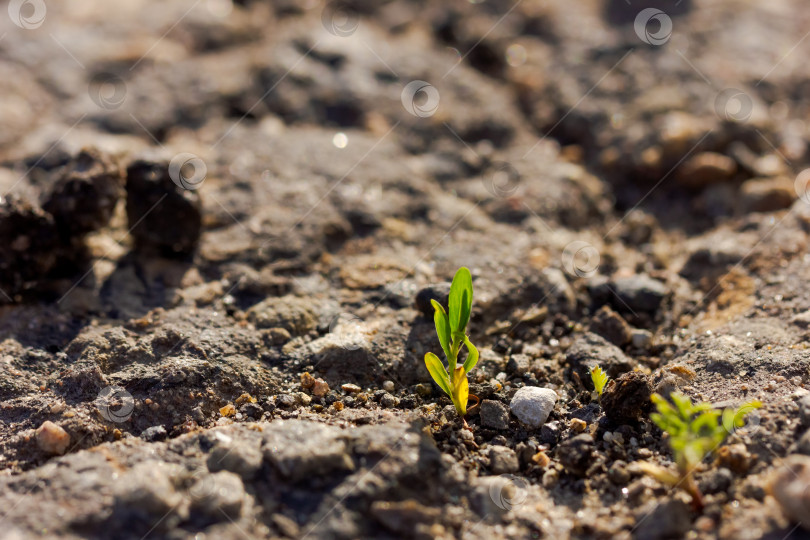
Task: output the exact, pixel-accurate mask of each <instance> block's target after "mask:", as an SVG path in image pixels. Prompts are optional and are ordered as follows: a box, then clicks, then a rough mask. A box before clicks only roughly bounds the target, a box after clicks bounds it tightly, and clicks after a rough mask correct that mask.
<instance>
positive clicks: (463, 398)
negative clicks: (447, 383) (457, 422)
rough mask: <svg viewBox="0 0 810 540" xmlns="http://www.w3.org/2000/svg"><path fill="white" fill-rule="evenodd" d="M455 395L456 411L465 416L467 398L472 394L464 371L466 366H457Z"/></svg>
mask: <svg viewBox="0 0 810 540" xmlns="http://www.w3.org/2000/svg"><path fill="white" fill-rule="evenodd" d="M453 380H454V382H453V384H454V387H455V388H454V389H455V397H454V398H453V405H455V406H456V411H457V412H458V414H459V415H461V416H464V415H465V414H467V399H468V398H469V396H470V383H469V382H468V381H467V376H466V375H465V373H464V367H463V366H459V367H457V368H456V373H455V376H454V378H453Z"/></svg>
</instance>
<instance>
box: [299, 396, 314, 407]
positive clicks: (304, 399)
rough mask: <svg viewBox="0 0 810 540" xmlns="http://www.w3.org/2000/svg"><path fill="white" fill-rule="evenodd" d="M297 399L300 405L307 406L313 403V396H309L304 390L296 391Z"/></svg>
mask: <svg viewBox="0 0 810 540" xmlns="http://www.w3.org/2000/svg"><path fill="white" fill-rule="evenodd" d="M295 401H296V403H298V404H299V405H303V406H304V407H307V406H308V405H309V404H310V403H312V398H311V397H309V396H308V395H306V394H305V393H303V392H296V393H295Z"/></svg>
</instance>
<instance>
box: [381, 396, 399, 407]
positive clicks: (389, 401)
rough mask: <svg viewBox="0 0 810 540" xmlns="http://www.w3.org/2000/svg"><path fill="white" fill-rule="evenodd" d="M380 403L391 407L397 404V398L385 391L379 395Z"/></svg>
mask: <svg viewBox="0 0 810 540" xmlns="http://www.w3.org/2000/svg"><path fill="white" fill-rule="evenodd" d="M380 405H382V406H383V407H385V408H386V409H392V408H394V407H396V406H397V405H399V400H398V399H397V398H395V397H394V396H392V395H391V394H389V393H388V392H386V393H385V394H383V395H382V397H380Z"/></svg>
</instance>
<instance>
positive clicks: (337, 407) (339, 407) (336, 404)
mask: <svg viewBox="0 0 810 540" xmlns="http://www.w3.org/2000/svg"><path fill="white" fill-rule="evenodd" d="M343 407H344V404H343V402H342V401H335V402H334V403H332V408H333V409H335V410H336V411H337V412H340V411H342V410H343Z"/></svg>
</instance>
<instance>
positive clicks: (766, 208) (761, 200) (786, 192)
mask: <svg viewBox="0 0 810 540" xmlns="http://www.w3.org/2000/svg"><path fill="white" fill-rule="evenodd" d="M795 199H796V191H795V189H794V187H793V181H792V180H791V179H790V178H787V177H784V176H782V177H777V178H752V179H750V180H747V181H746V182H744V183H743V185H742V187H741V188H740V207H739V210H740V211H741V212H744V213H748V212H773V211H776V210H782V209H784V208H789V207H790V205H791V204H793V201H794V200H795Z"/></svg>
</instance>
